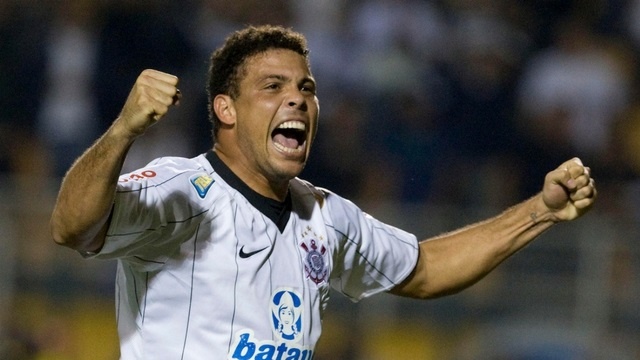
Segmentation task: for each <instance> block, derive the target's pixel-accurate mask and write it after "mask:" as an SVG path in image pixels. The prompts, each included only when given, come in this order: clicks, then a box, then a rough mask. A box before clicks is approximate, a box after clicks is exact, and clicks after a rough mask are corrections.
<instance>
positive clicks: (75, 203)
mask: <svg viewBox="0 0 640 360" xmlns="http://www.w3.org/2000/svg"><path fill="white" fill-rule="evenodd" d="M177 85H178V78H177V77H175V76H173V75H170V74H166V73H162V72H159V71H155V70H145V71H143V72H142V73H141V74H140V76H139V77H138V79H137V81H136V83H135V85H134V86H133V88H132V90H131V93H130V94H129V97H128V98H127V101H126V103H125V105H124V107H123V109H122V112H121V113H120V116H119V117H118V118H117V119H116V120H115V121H114V122H113V124H112V125H111V127H110V128H109V129H108V130H107V131H106V132H105V133H104V134H103V135H102V136H101V137H100V138H99V139H98V141H96V142H95V143H94V144H93V145H92V146H91V147H90V148H89V149H88V150H87V151H86V152H85V153H84V154H83V155H82V156H80V158H78V160H76V162H75V163H74V164H73V165H72V166H71V168H70V169H69V171H68V172H67V174H66V175H65V177H64V179H63V181H62V184H61V187H60V191H59V193H58V198H57V201H56V204H55V207H54V210H53V214H52V216H51V224H50V225H51V234H52V236H53V239H54V241H55V242H56V243H58V244H60V245H64V246H68V247H70V248H73V249H75V250H78V251H82V252H94V251H98V250H100V248H102V245H103V244H104V239H105V235H106V232H107V228H108V225H109V224H108V220H109V215H110V213H111V210H112V207H113V201H114V198H115V192H116V184H117V182H118V176H119V175H120V172H121V170H122V164H123V163H124V160H125V157H126V155H127V152H128V151H129V148H130V147H131V145H132V144H133V142H134V140H135V139H136V138H137V137H138V136H140V135H142V134H143V133H144V132H145V130H146V129H147V128H149V126H151V125H153V124H154V123H156V122H157V121H158V120H160V118H162V116H164V115H165V114H166V113H167V111H168V110H169V107H170V106H171V105H173V104H175V103H176V102H177V101H178V100H179V99H178V96H179V92H178V89H177Z"/></svg>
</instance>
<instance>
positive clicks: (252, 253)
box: [238, 245, 268, 259]
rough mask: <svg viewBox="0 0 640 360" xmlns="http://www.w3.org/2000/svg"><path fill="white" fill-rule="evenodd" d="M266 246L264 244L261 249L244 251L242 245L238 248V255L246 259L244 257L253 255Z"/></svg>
mask: <svg viewBox="0 0 640 360" xmlns="http://www.w3.org/2000/svg"><path fill="white" fill-rule="evenodd" d="M266 248H268V246H265V247H263V248H262V249H258V250H256V251H251V252H248V253H246V252H244V245H242V247H241V248H240V252H239V253H238V255H240V257H241V258H243V259H246V258H248V257H250V256H253V255H255V254H257V253H259V252H260V251H262V250H264V249H266Z"/></svg>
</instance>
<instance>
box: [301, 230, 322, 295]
mask: <svg viewBox="0 0 640 360" xmlns="http://www.w3.org/2000/svg"><path fill="white" fill-rule="evenodd" d="M300 247H302V249H304V251H305V252H306V256H305V262H304V271H305V273H306V274H307V278H309V279H311V281H313V282H314V283H316V284H320V283H322V282H324V281H325V280H326V279H327V272H328V270H327V263H326V261H325V254H326V252H327V248H326V247H324V245H322V244H320V246H319V247H318V244H317V242H316V240H314V239H309V240H305V241H304V242H302V244H300Z"/></svg>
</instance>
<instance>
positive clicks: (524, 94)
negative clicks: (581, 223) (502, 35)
mask: <svg viewBox="0 0 640 360" xmlns="http://www.w3.org/2000/svg"><path fill="white" fill-rule="evenodd" d="M605 40H606V39H603V38H602V37H600V36H598V35H597V34H595V33H593V31H592V29H591V28H590V25H589V24H588V23H586V22H585V21H583V20H581V19H579V18H571V19H568V20H567V21H564V22H562V23H560V24H559V25H558V27H557V28H556V33H555V38H554V43H553V45H552V47H550V48H549V49H547V50H545V51H543V52H541V53H539V54H537V55H536V56H534V57H533V58H532V59H531V61H530V63H529V64H528V65H527V68H526V70H525V74H524V78H523V80H522V82H521V84H520V88H519V103H520V106H521V108H520V110H521V111H522V112H523V119H522V120H523V121H524V122H525V123H524V124H523V126H524V127H525V128H526V129H527V131H528V133H530V134H531V136H532V137H533V138H535V139H537V140H538V141H541V142H544V143H546V145H545V146H544V147H545V148H550V147H556V146H569V147H570V149H568V150H573V151H572V152H573V153H574V154H577V155H580V156H582V157H584V158H585V161H589V162H592V163H595V162H597V160H598V156H599V154H602V152H603V151H604V150H606V148H607V146H608V140H609V139H610V134H611V129H612V126H613V122H614V121H615V119H617V117H618V116H619V115H620V113H621V112H622V111H623V110H624V109H625V108H626V106H627V105H628V100H629V95H630V85H631V84H630V83H629V79H630V74H629V73H628V72H627V70H628V69H627V66H626V64H627V60H626V59H625V56H626V55H625V54H624V53H622V52H617V51H612V50H613V49H615V48H613V47H608V46H604V45H605V44H606V42H605ZM562 143H566V145H564V144H562Z"/></svg>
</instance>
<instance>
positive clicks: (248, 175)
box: [213, 143, 289, 202]
mask: <svg viewBox="0 0 640 360" xmlns="http://www.w3.org/2000/svg"><path fill="white" fill-rule="evenodd" d="M213 151H214V152H215V153H216V154H217V155H218V157H219V158H220V160H221V161H222V162H223V163H224V164H225V165H227V167H229V169H230V170H231V171H232V172H233V173H234V174H236V176H237V177H238V178H240V180H242V182H244V183H245V184H247V186H248V187H249V188H251V190H253V191H255V192H257V193H258V194H260V195H262V196H264V197H267V198H270V199H273V200H276V201H280V202H282V201H285V199H286V198H287V194H288V192H289V180H285V181H271V180H269V179H267V177H265V176H264V175H263V174H261V173H259V172H258V171H256V169H253V168H251V167H250V166H248V164H245V163H243V162H242V161H241V160H238V159H241V157H238V156H233V152H227V151H225V150H223V149H222V147H221V146H220V145H219V144H217V143H216V144H215V145H214V146H213Z"/></svg>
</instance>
